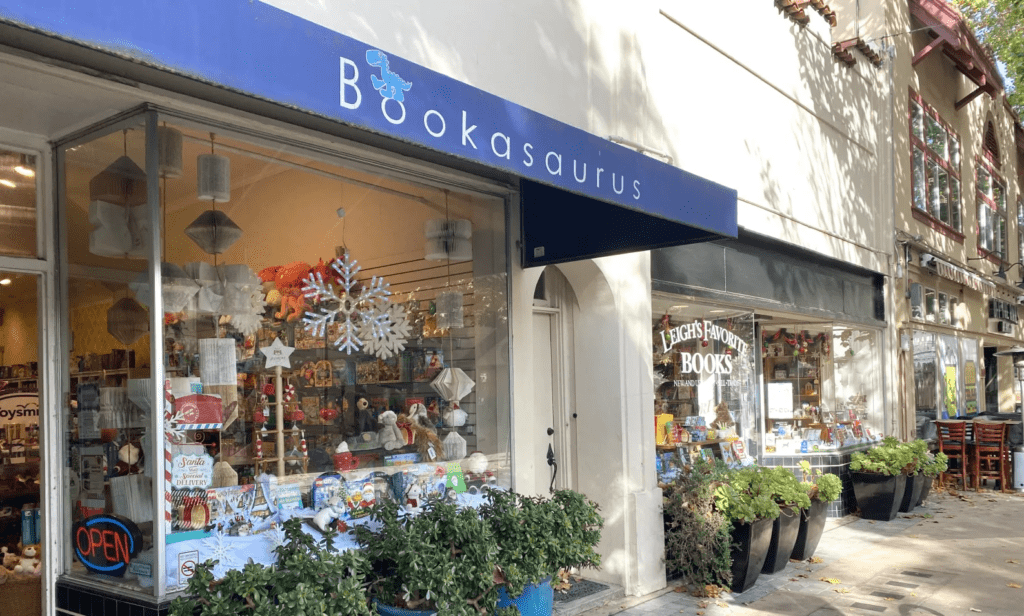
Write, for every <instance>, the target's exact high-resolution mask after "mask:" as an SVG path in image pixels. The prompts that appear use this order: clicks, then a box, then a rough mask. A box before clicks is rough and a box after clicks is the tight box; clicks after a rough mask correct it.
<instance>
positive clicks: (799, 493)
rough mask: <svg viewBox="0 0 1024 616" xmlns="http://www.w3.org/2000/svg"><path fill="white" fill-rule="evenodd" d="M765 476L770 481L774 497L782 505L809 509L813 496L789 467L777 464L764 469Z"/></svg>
mask: <svg viewBox="0 0 1024 616" xmlns="http://www.w3.org/2000/svg"><path fill="white" fill-rule="evenodd" d="M764 474H765V478H766V480H767V481H768V489H769V490H770V491H771V495H772V499H774V500H775V502H776V503H777V504H778V505H779V506H780V507H783V506H784V507H795V508H797V509H807V508H809V507H810V506H811V498H810V496H808V495H807V491H806V490H805V489H804V488H803V486H802V485H800V480H799V479H797V478H796V475H794V474H793V472H792V471H790V470H789V469H787V468H784V467H781V466H776V467H774V468H766V469H764Z"/></svg>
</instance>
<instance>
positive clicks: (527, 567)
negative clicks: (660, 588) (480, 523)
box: [480, 490, 604, 614]
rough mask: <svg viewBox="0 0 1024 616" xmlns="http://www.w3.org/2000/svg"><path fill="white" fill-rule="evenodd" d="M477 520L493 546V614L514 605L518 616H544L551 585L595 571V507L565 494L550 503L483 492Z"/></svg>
mask: <svg viewBox="0 0 1024 616" xmlns="http://www.w3.org/2000/svg"><path fill="white" fill-rule="evenodd" d="M485 499H486V500H485V503H484V504H483V505H482V506H481V507H480V515H481V516H482V517H483V519H484V521H485V522H486V523H487V525H488V526H489V527H490V529H491V533H492V536H493V538H494V541H495V542H496V543H497V546H498V554H497V566H498V570H499V572H500V575H499V577H500V578H502V579H503V580H504V584H503V585H502V586H501V587H500V588H499V589H498V603H497V607H498V608H504V607H509V606H512V605H515V606H516V607H517V608H518V609H519V611H520V613H523V614H550V613H551V611H552V608H553V599H554V597H553V592H554V591H553V590H552V587H551V580H552V579H553V578H555V577H557V576H558V575H559V573H560V572H561V571H563V570H565V571H567V570H569V569H570V568H584V567H598V566H600V564H601V557H600V555H599V554H598V553H597V552H596V551H595V549H594V548H595V547H596V546H597V544H598V542H599V541H600V540H601V527H602V526H603V525H604V520H603V519H602V518H601V516H600V514H598V508H597V505H596V504H595V503H593V502H592V501H589V500H587V498H586V497H585V496H583V495H582V494H579V493H577V492H573V491H571V490H560V491H558V492H555V493H554V494H553V495H552V496H551V497H550V498H542V497H531V496H524V495H521V494H517V493H515V492H511V491H505V490H487V492H486V495H485Z"/></svg>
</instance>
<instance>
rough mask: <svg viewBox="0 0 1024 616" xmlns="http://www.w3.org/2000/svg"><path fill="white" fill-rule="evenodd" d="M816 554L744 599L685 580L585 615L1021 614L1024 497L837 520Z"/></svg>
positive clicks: (980, 498)
mask: <svg viewBox="0 0 1024 616" xmlns="http://www.w3.org/2000/svg"><path fill="white" fill-rule="evenodd" d="M815 557H816V558H815V560H817V558H820V559H821V561H822V562H820V563H810V562H799V563H792V562H791V563H790V564H789V566H788V567H786V569H784V570H783V571H781V572H780V573H776V574H774V575H764V574H762V575H760V576H759V577H758V580H757V583H756V584H755V585H754V586H753V587H752V588H751V589H749V590H748V591H747V592H745V593H742V594H736V595H733V594H728V593H723V594H722V595H721V596H720V597H718V598H710V599H708V598H697V597H692V596H690V595H689V594H687V593H685V592H681V589H679V588H676V587H677V586H679V584H678V583H676V584H675V585H670V588H668V589H666V590H664V591H661V592H658V593H653V594H651V595H649V596H647V597H639V598H637V597H630V598H627V599H619V600H617V601H615V602H614V603H612V604H609V605H606V606H604V607H601V608H598V609H594V610H590V611H588V612H584V615H585V616H610V615H612V614H620V615H621V616H661V615H669V614H672V615H673V616H676V615H678V614H686V615H687V616H727V615H731V616H767V615H780V614H784V615H793V616H812V615H813V616H879V615H881V616H961V615H963V616H975V615H977V614H990V615H995V616H1021V615H1022V614H1024V589H1022V588H1021V586H1024V498H1022V495H1019V494H1001V493H999V492H987V491H982V492H977V493H976V492H973V491H970V492H964V493H955V492H954V493H942V494H936V493H934V492H933V493H932V494H931V495H930V496H929V497H928V502H927V503H926V504H925V505H923V506H921V507H918V508H917V509H915V510H914V511H913V512H912V513H909V514H904V513H901V514H899V517H898V518H897V519H895V520H893V521H891V522H872V521H869V520H862V519H860V518H859V517H853V516H848V517H846V518H843V519H841V520H830V521H829V524H828V525H827V526H826V529H825V533H824V534H823V535H822V538H821V542H820V543H819V544H818V549H817V551H816V553H815ZM823 578H824V579H827V580H830V581H823Z"/></svg>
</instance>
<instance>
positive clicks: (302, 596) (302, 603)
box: [168, 519, 371, 616]
mask: <svg viewBox="0 0 1024 616" xmlns="http://www.w3.org/2000/svg"><path fill="white" fill-rule="evenodd" d="M284 532H285V543H284V544H283V545H281V546H278V547H277V548H276V549H275V550H274V551H275V552H276V553H277V564H276V565H270V566H266V565H261V564H257V563H249V564H247V565H246V566H245V567H244V568H243V569H242V570H241V571H238V570H232V571H228V572H227V574H226V575H225V576H224V577H223V578H222V579H220V580H214V575H213V567H214V565H216V564H217V563H216V561H207V562H205V563H203V564H202V565H200V566H199V567H197V568H196V572H195V574H194V575H193V576H192V578H191V579H190V580H189V582H188V589H187V590H186V595H183V596H180V597H177V598H175V599H174V601H172V602H171V605H170V609H169V611H168V614H169V615H170V616H255V615H257V614H259V615H272V614H281V615H282V616H285V615H287V616H293V615H301V616H322V615H323V614H352V615H353V616H370V614H371V612H370V608H369V606H368V603H367V597H366V592H365V588H364V586H363V584H364V579H365V577H366V575H367V573H368V572H369V563H368V561H367V560H366V558H365V557H364V556H363V555H362V554H361V553H360V552H359V551H358V550H349V551H347V552H342V553H338V552H335V551H334V546H333V541H334V536H335V533H327V534H326V535H325V538H324V539H323V540H322V541H320V542H316V541H314V540H313V538H312V537H311V536H309V535H308V534H306V533H305V532H304V531H303V530H302V521H301V520H299V519H291V520H288V521H287V522H285V523H284Z"/></svg>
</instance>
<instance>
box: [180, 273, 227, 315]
mask: <svg viewBox="0 0 1024 616" xmlns="http://www.w3.org/2000/svg"><path fill="white" fill-rule="evenodd" d="M185 273H186V274H187V275H188V277H189V278H191V279H192V280H194V281H195V282H196V284H198V285H199V292H198V293H196V307H195V311H196V313H197V314H220V306H221V304H222V303H223V302H224V293H223V291H222V286H223V285H221V282H220V275H219V274H218V273H217V269H216V268H215V267H214V266H212V265H210V264H209V263H206V262H204V261H199V262H194V263H186V264H185Z"/></svg>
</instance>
